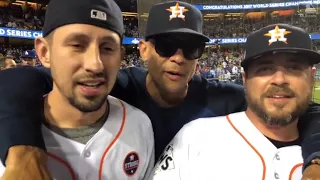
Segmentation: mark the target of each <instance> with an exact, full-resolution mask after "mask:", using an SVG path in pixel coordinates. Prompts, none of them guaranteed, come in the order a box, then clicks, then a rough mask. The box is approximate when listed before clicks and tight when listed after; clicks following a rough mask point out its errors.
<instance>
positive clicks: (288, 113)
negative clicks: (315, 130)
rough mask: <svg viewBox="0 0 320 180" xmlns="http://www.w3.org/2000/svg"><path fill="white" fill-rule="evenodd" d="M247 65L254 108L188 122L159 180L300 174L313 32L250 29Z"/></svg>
mask: <svg viewBox="0 0 320 180" xmlns="http://www.w3.org/2000/svg"><path fill="white" fill-rule="evenodd" d="M245 48H246V56H245V58H244V60H243V61H242V63H241V65H242V67H243V68H244V73H243V80H244V86H245V90H246V99H247V102H248V108H247V110H246V111H245V112H240V113H234V114H230V115H227V116H223V117H215V118H203V119H198V120H195V121H193V122H191V123H189V124H187V125H185V126H184V127H183V128H182V129H181V130H180V131H179V133H178V134H177V135H176V136H175V138H174V139H173V140H172V142H171V143H170V144H169V145H168V146H167V148H166V149H165V151H164V153H163V155H162V157H160V159H159V161H158V163H157V164H156V167H155V170H154V174H153V175H152V176H153V178H151V179H153V180H163V179H170V180H209V179H211V180H213V179H214V180H272V179H280V180H288V179H289V180H301V178H302V164H303V159H302V155H301V148H300V140H299V134H298V122H299V119H298V117H299V116H300V115H302V114H303V113H304V112H305V111H306V109H307V108H308V105H309V103H311V97H312V86H313V81H314V79H313V73H314V72H312V65H313V64H316V63H319V61H320V55H319V54H318V53H316V52H314V51H312V42H311V39H310V37H309V35H308V34H307V33H306V32H305V31H304V30H302V29H300V28H297V27H293V26H290V25H286V24H276V25H270V26H267V27H264V28H262V29H260V30H258V31H256V32H253V33H252V34H250V35H249V37H248V39H247V42H246V47H245Z"/></svg>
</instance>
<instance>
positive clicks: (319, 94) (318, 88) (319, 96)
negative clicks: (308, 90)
mask: <svg viewBox="0 0 320 180" xmlns="http://www.w3.org/2000/svg"><path fill="white" fill-rule="evenodd" d="M313 101H314V102H316V103H320V81H317V82H316V84H315V86H314V90H313Z"/></svg>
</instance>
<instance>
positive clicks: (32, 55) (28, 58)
mask: <svg viewBox="0 0 320 180" xmlns="http://www.w3.org/2000/svg"><path fill="white" fill-rule="evenodd" d="M36 56H37V55H36V52H35V51H32V50H27V51H24V53H23V55H22V56H21V57H20V58H21V60H22V65H23V66H32V67H35V66H36V58H37V57H36Z"/></svg>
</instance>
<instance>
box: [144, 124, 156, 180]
mask: <svg viewBox="0 0 320 180" xmlns="http://www.w3.org/2000/svg"><path fill="white" fill-rule="evenodd" d="M150 126H151V124H150ZM151 129H152V126H151ZM148 142H149V143H148V145H149V147H152V148H150V149H148V157H149V163H148V167H147V170H146V173H145V175H144V178H143V179H142V180H148V179H149V177H150V176H151V174H152V173H153V171H152V170H153V167H154V161H155V157H154V156H155V152H154V133H153V131H150V134H149V141H148Z"/></svg>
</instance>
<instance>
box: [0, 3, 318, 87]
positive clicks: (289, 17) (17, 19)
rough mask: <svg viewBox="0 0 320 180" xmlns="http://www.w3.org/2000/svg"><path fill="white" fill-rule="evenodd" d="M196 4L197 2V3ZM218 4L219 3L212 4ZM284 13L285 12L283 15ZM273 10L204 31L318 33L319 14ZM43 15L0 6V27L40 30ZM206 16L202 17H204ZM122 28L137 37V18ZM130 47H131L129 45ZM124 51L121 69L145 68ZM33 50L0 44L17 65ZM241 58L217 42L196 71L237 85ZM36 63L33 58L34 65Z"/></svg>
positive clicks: (40, 10)
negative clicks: (280, 28)
mask: <svg viewBox="0 0 320 180" xmlns="http://www.w3.org/2000/svg"><path fill="white" fill-rule="evenodd" d="M199 3H200V2H199ZM225 3H228V4H229V3H230V4H232V3H233V4H234V3H238V4H239V3H240V4H241V3H243V1H242V0H239V1H234V0H233V1H232V2H231V1H230V2H229V1H228V2H224V3H222V4H225ZM216 4H221V3H218V2H217V3H216ZM283 12H286V14H283ZM279 13H280V12H278V13H277V11H273V12H272V13H271V12H267V11H266V12H261V13H260V14H259V13H258V15H257V14H250V13H242V14H241V15H240V16H239V14H238V15H235V16H232V15H231V16H225V14H223V13H221V14H218V16H216V17H215V18H209V19H208V18H207V19H206V18H205V21H204V26H205V27H204V34H205V35H207V36H209V37H210V38H217V39H219V38H226V37H230V38H234V37H246V36H247V35H248V34H249V33H250V32H252V31H255V30H257V29H260V28H261V27H264V26H266V25H268V24H274V23H287V24H291V25H294V26H298V27H302V28H303V29H305V30H307V31H308V32H309V33H319V32H320V21H319V20H318V19H319V18H320V15H319V14H314V15H308V16H304V15H301V14H300V13H299V10H298V11H293V10H286V11H282V12H281V13H282V14H279ZM44 15H45V6H43V5H40V4H39V5H38V6H37V7H36V8H34V7H33V8H32V7H30V5H28V4H27V3H25V4H23V5H22V6H14V5H10V4H9V6H2V7H0V27H9V28H17V29H26V30H42V26H43V22H44ZM204 17H206V16H204ZM124 23H125V25H124V27H125V36H126V37H139V33H138V31H139V29H138V20H137V18H136V17H124ZM130 48H131V47H130ZM133 48H135V49H134V50H131V51H129V52H127V53H126V56H125V57H124V60H123V61H122V65H121V68H126V67H130V66H137V67H145V66H146V64H144V63H143V62H142V61H141V60H140V58H139V56H140V55H139V51H138V49H137V47H133ZM315 48H316V49H315V50H320V46H317V45H316V46H315ZM30 49H33V47H32V46H12V45H7V46H5V45H2V46H0V58H3V57H4V58H6V57H10V58H12V59H14V60H15V61H16V62H17V64H18V65H20V64H22V60H21V57H22V56H23V54H24V52H25V51H26V50H30ZM242 58H243V50H242V46H236V47H232V48H230V47H228V48H227V47H220V45H219V44H218V43H217V45H216V46H214V47H207V48H206V50H205V53H204V54H203V56H202V57H201V58H200V59H199V66H198V71H197V73H198V74H200V75H202V76H204V77H206V78H208V79H217V80H220V81H231V82H236V83H239V84H241V83H242V82H241V80H240V79H241V76H240V74H241V72H242V69H241V67H240V61H241V59H242ZM37 64H39V62H38V61H36V65H37Z"/></svg>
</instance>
